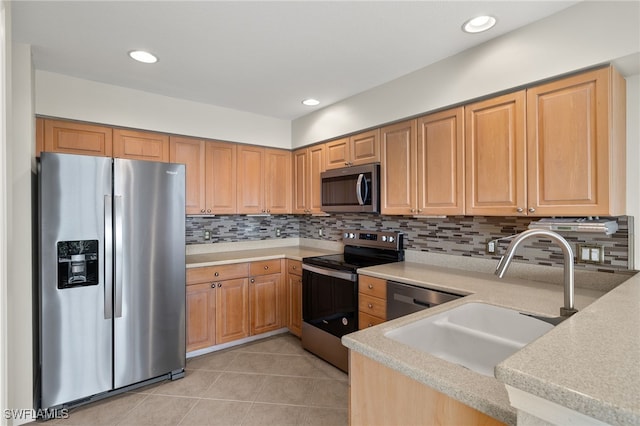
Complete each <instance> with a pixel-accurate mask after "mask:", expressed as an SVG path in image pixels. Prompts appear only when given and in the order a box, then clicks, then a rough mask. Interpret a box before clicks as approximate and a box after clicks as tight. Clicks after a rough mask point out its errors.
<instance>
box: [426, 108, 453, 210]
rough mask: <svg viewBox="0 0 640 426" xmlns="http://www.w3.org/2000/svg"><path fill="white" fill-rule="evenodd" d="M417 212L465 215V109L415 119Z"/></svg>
mask: <svg viewBox="0 0 640 426" xmlns="http://www.w3.org/2000/svg"><path fill="white" fill-rule="evenodd" d="M417 144H418V148H417V154H418V162H417V187H418V202H417V213H418V214H425V215H462V214H464V108H463V107H459V108H454V109H450V110H447V111H442V112H438V113H434V114H429V115H427V116H424V117H421V118H418V138H417Z"/></svg>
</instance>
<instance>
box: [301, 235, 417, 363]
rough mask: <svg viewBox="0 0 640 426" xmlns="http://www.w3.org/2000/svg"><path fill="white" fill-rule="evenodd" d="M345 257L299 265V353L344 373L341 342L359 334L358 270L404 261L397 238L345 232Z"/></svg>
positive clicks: (345, 354) (318, 258)
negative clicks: (300, 300) (317, 358)
mask: <svg viewBox="0 0 640 426" xmlns="http://www.w3.org/2000/svg"><path fill="white" fill-rule="evenodd" d="M342 239H343V242H344V252H343V253H342V254H334V255H328V256H316V257H306V258H304V259H302V318H303V322H302V347H303V348H305V349H306V350H308V351H309V352H311V353H313V354H315V355H317V356H319V357H320V358H322V359H324V360H325V361H327V362H329V363H331V364H333V365H335V366H336V367H338V368H340V369H341V370H343V371H347V370H348V367H349V366H348V350H347V348H346V347H344V346H342V343H341V342H340V339H341V337H342V336H344V335H345V334H348V333H351V332H353V331H357V330H358V275H357V273H356V271H357V270H358V268H364V267H367V266H374V265H381V264H384V263H391V262H400V261H402V260H404V249H403V236H402V233H400V232H375V231H356V230H347V231H344V233H343V238H342Z"/></svg>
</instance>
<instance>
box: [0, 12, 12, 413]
mask: <svg viewBox="0 0 640 426" xmlns="http://www.w3.org/2000/svg"><path fill="white" fill-rule="evenodd" d="M10 21H11V9H10V6H9V4H8V3H7V2H5V0H2V1H1V2H0V409H2V410H3V409H5V408H6V407H8V406H9V394H8V389H9V383H8V380H7V372H8V362H7V356H6V355H5V354H6V353H7V348H8V346H9V344H8V336H7V334H8V333H7V329H8V317H7V305H8V303H7V251H8V250H7V249H8V243H7V199H8V196H7V179H8V177H9V176H8V173H7V122H8V117H7V116H8V112H9V110H10V109H11V106H10V101H8V99H7V95H6V89H7V87H8V86H10V85H9V84H8V83H7V79H8V76H7V68H8V66H7V62H9V63H11V62H10V54H7V51H10V48H11V42H10V39H8V38H7V37H8V34H10V33H11V31H10V30H9V29H8V28H10V27H11V25H10ZM6 423H7V421H6V420H5V419H4V416H2V419H1V420H0V424H2V425H4V424H6Z"/></svg>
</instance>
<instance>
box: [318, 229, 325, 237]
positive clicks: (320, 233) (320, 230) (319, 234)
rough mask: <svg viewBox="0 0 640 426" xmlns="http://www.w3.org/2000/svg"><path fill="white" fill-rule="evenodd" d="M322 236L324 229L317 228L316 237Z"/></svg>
mask: <svg viewBox="0 0 640 426" xmlns="http://www.w3.org/2000/svg"><path fill="white" fill-rule="evenodd" d="M323 236H324V230H323V229H322V228H320V229H318V237H323Z"/></svg>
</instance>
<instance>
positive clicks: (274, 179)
mask: <svg viewBox="0 0 640 426" xmlns="http://www.w3.org/2000/svg"><path fill="white" fill-rule="evenodd" d="M265 173H266V174H265V176H264V182H265V186H266V188H265V202H264V203H265V207H266V209H267V213H273V214H285V213H291V151H287V150H284V149H271V148H265Z"/></svg>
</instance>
